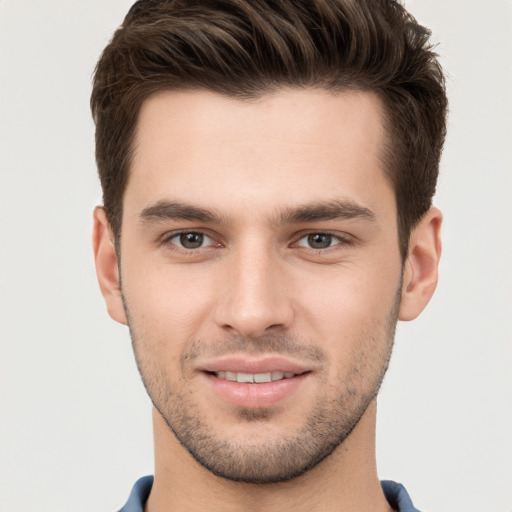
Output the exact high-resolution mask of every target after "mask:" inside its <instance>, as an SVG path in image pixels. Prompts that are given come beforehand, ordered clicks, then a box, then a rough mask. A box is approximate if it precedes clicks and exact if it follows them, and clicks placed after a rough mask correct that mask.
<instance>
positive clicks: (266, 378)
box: [212, 371, 307, 384]
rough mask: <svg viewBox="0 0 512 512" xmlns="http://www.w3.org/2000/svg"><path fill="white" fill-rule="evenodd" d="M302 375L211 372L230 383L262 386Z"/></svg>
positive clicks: (291, 373)
mask: <svg viewBox="0 0 512 512" xmlns="http://www.w3.org/2000/svg"><path fill="white" fill-rule="evenodd" d="M303 373H307V372H302V373H293V372H280V371H276V372H264V373H245V372H229V371H218V372H212V375H215V377H217V378H218V379H224V380H229V381H231V382H241V383H245V384H264V383H266V382H275V381H277V380H283V379H292V378H293V377H297V376H298V375H302V374H303Z"/></svg>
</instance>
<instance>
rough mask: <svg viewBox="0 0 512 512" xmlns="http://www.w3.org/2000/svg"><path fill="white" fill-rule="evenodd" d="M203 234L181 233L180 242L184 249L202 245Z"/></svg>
mask: <svg viewBox="0 0 512 512" xmlns="http://www.w3.org/2000/svg"><path fill="white" fill-rule="evenodd" d="M203 241H204V235H203V234H201V233H182V234H181V235H180V244H181V245H182V246H183V247H184V248H185V249H198V248H199V247H201V246H202V245H203Z"/></svg>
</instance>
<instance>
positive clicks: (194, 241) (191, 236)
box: [169, 231, 214, 250]
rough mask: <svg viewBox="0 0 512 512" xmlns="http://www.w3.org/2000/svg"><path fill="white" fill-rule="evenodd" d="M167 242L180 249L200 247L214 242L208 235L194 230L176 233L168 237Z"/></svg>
mask: <svg viewBox="0 0 512 512" xmlns="http://www.w3.org/2000/svg"><path fill="white" fill-rule="evenodd" d="M169 242H170V243H171V244H173V245H177V246H178V247H179V248H181V249H187V250H193V249H202V248H204V247H207V246H211V245H213V244H214V241H213V240H212V239H211V238H210V237H209V236H207V235H205V234H204V233H199V232H196V231H183V232H182V233H176V234H175V235H174V236H172V237H171V238H170V239H169Z"/></svg>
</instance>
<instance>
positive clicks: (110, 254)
mask: <svg viewBox="0 0 512 512" xmlns="http://www.w3.org/2000/svg"><path fill="white" fill-rule="evenodd" d="M93 222H94V224H93V235H92V245H93V251H94V260H95V263H96V275H97V277H98V283H99V285H100V290H101V293H102V295H103V298H104V299H105V304H106V306H107V310H108V313H109V315H110V316H111V317H112V318H113V319H114V320H115V321H116V322H119V323H121V324H125V325H126V324H127V320H126V314H125V311H124V306H123V299H122V295H121V288H120V286H119V267H118V261H117V254H116V250H115V247H114V242H113V239H112V232H111V229H110V224H109V222H108V220H107V216H106V214H105V210H104V209H103V208H102V207H101V206H97V207H96V208H95V209H94V213H93Z"/></svg>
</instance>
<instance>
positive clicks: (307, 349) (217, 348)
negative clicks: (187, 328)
mask: <svg viewBox="0 0 512 512" xmlns="http://www.w3.org/2000/svg"><path fill="white" fill-rule="evenodd" d="M235 354H247V355H262V354H273V355H281V356H291V357H294V358H297V359H300V360H301V361H310V362H312V363H316V364H323V363H325V362H326V361H327V354H326V353H325V351H324V350H322V349H321V348H320V347H318V346H314V345H312V344H310V343H307V342H304V341H302V340H300V339H299V338H297V337H295V336H290V335H286V334H281V335H278V334H266V335H263V336H260V337H258V338H247V337H243V336H230V337H228V338H224V339H221V340H205V339H197V340H194V341H193V342H192V344H191V345H190V346H189V347H188V348H187V349H186V350H185V351H184V352H183V354H182V355H181V366H182V368H184V367H187V366H189V365H190V364H191V363H193V362H194V361H195V360H197V359H198V358H199V357H207V358H215V357H222V356H227V355H235Z"/></svg>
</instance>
